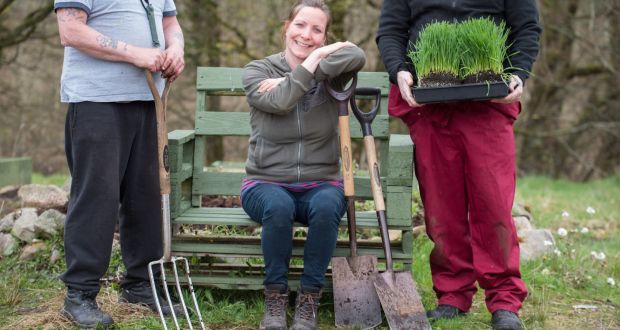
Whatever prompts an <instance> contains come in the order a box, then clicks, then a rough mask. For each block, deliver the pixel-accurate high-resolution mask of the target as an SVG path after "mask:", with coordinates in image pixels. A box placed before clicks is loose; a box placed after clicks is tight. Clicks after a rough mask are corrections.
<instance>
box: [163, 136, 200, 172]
mask: <svg viewBox="0 0 620 330" xmlns="http://www.w3.org/2000/svg"><path fill="white" fill-rule="evenodd" d="M193 142H194V131H193V130H175V131H172V132H170V133H168V149H169V150H168V153H169V154H168V156H169V160H170V175H173V174H177V175H178V174H181V173H182V172H186V170H187V167H188V166H189V171H190V173H189V176H191V167H192V165H193V159H194V157H193V154H194V148H193ZM183 176H184V175H183ZM189 176H187V177H184V178H183V179H186V178H188V177H189ZM177 179H180V178H177Z"/></svg>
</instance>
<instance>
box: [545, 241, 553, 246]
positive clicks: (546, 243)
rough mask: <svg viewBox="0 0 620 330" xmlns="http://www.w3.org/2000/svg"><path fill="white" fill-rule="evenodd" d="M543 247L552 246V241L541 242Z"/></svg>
mask: <svg viewBox="0 0 620 330" xmlns="http://www.w3.org/2000/svg"><path fill="white" fill-rule="evenodd" d="M543 245H544V246H551V245H553V242H552V241H549V240H545V241H544V242H543Z"/></svg>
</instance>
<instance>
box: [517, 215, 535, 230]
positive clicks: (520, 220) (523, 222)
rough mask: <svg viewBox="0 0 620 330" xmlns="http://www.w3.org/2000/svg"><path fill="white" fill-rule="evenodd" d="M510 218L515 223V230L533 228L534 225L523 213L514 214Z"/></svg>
mask: <svg viewBox="0 0 620 330" xmlns="http://www.w3.org/2000/svg"><path fill="white" fill-rule="evenodd" d="M512 220H513V221H514V223H515V227H517V232H520V231H522V230H531V229H534V227H533V226H532V224H531V223H530V219H529V218H528V217H526V216H523V215H519V216H515V217H512Z"/></svg>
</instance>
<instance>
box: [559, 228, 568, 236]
mask: <svg viewBox="0 0 620 330" xmlns="http://www.w3.org/2000/svg"><path fill="white" fill-rule="evenodd" d="M558 235H559V236H560V237H566V235H568V231H567V230H566V229H565V228H562V227H560V228H558Z"/></svg>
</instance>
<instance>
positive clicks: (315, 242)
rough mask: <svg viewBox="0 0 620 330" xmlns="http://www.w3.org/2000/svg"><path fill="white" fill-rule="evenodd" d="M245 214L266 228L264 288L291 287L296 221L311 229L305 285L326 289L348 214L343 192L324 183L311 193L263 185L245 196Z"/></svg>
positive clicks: (262, 243)
mask: <svg viewBox="0 0 620 330" xmlns="http://www.w3.org/2000/svg"><path fill="white" fill-rule="evenodd" d="M242 204H243V209H244V210H245V212H246V213H247V214H248V215H249V216H250V217H251V218H252V219H253V220H254V221H256V222H258V223H260V224H261V225H262V226H263V230H262V237H261V246H262V249H263V255H264V258H265V281H264V285H265V286H268V285H272V284H283V285H285V286H288V268H289V262H290V260H291V253H292V249H293V222H294V221H298V222H301V223H303V224H305V225H307V226H308V237H307V238H306V243H305V246H304V272H303V274H302V276H301V286H303V287H315V288H322V287H323V286H324V285H325V272H326V271H327V267H328V266H329V261H330V259H331V257H332V254H333V252H334V249H335V248H336V239H337V238H338V225H339V224H340V219H342V216H343V215H344V212H345V211H346V200H345V198H344V193H343V191H342V189H340V188H338V187H334V186H331V185H329V184H323V185H321V186H319V187H316V188H313V189H311V190H309V191H307V192H291V191H288V190H286V189H285V188H283V187H280V186H277V185H273V184H259V185H257V186H255V187H252V188H251V189H250V190H249V191H247V192H245V193H244V194H243V196H242Z"/></svg>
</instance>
